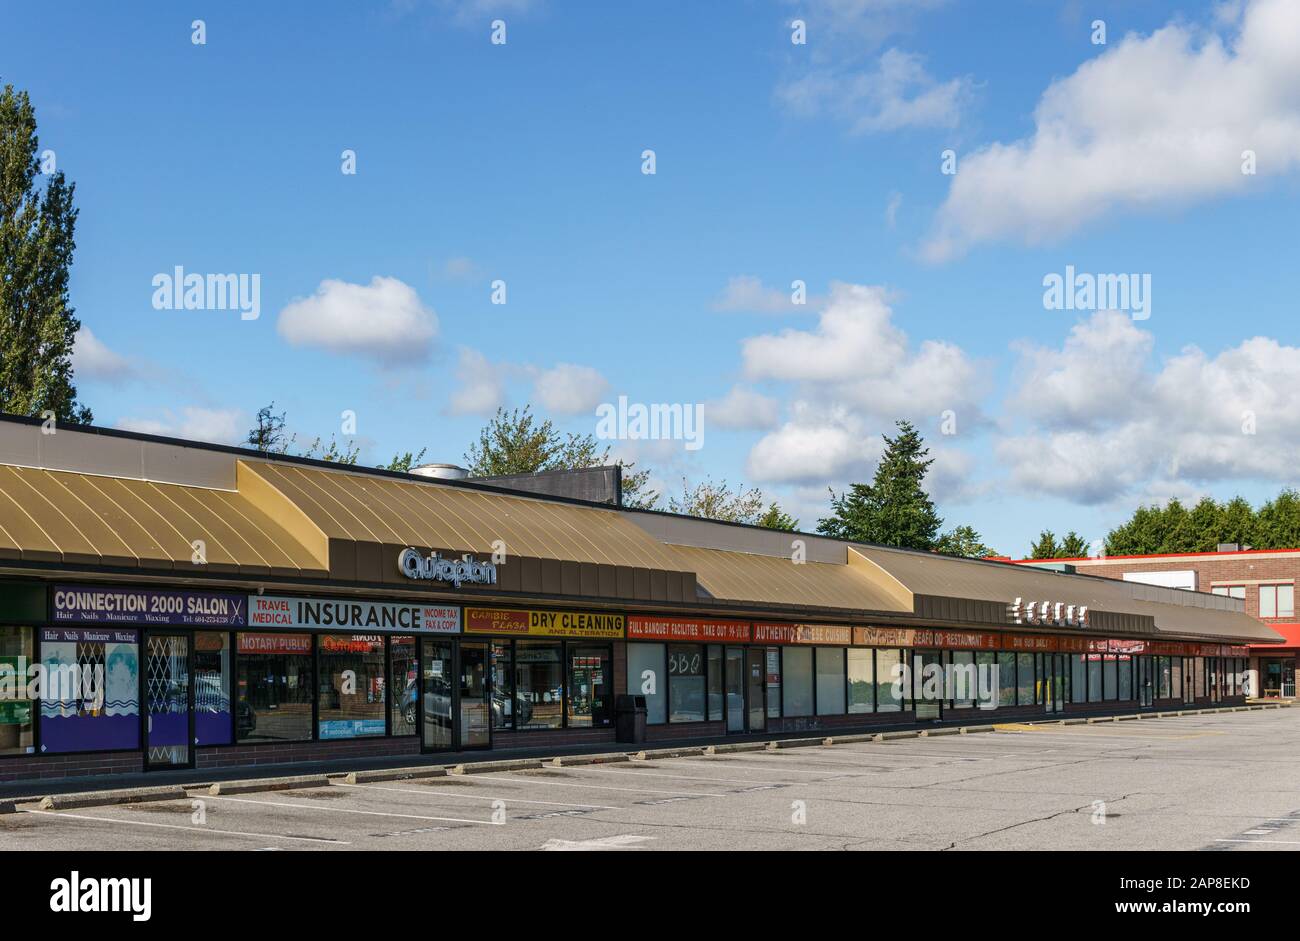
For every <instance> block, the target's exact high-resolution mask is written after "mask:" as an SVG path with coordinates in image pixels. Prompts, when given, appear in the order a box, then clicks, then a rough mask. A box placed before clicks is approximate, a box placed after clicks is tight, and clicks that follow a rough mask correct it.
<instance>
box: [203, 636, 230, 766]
mask: <svg viewBox="0 0 1300 941" xmlns="http://www.w3.org/2000/svg"><path fill="white" fill-rule="evenodd" d="M234 734H235V730H234V728H233V726H232V724H231V714H230V635H229V634H228V633H226V632H225V631H195V632H194V741H195V744H196V745H229V744H230V743H231V742H232V741H234Z"/></svg>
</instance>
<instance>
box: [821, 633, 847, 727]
mask: <svg viewBox="0 0 1300 941" xmlns="http://www.w3.org/2000/svg"><path fill="white" fill-rule="evenodd" d="M815 656H816V664H817V714H818V715H819V716H842V715H844V713H845V704H844V648H843V647H818V648H817V649H816V651H815Z"/></svg>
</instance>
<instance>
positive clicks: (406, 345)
mask: <svg viewBox="0 0 1300 941" xmlns="http://www.w3.org/2000/svg"><path fill="white" fill-rule="evenodd" d="M276 328H277V329H278V330H279V331H280V335H281V336H282V337H284V338H285V340H287V341H288V342H289V343H290V344H291V345H293V346H306V347H314V348H316V349H322V350H326V351H328V352H331V353H338V354H341V355H355V356H361V357H364V358H367V359H372V360H375V361H376V362H378V363H380V364H382V365H387V366H399V365H413V364H417V363H421V362H424V361H425V360H427V359H428V358H429V354H430V352H431V350H432V348H433V342H434V340H435V338H436V337H437V336H438V316H437V315H436V314H435V313H434V312H433V310H432V309H430V308H428V307H426V306H425V305H424V304H423V303H422V302H421V301H420V297H419V295H418V294H416V292H415V289H414V288H412V287H411V286H410V285H408V284H405V283H403V282H402V281H399V280H397V279H396V278H385V277H380V276H378V275H377V276H375V277H374V278H373V279H372V280H371V282H370V284H368V285H362V284H350V283H349V282H347V281H335V280H333V279H328V280H325V281H322V282H321V283H320V286H319V287H318V288H317V289H316V293H315V294H314V295H312V296H311V297H307V298H298V299H297V300H294V301H291V302H290V303H289V304H288V305H287V306H286V307H285V308H284V310H282V311H280V318H279V321H278V323H277V324H276Z"/></svg>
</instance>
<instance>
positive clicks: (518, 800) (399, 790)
mask: <svg viewBox="0 0 1300 941" xmlns="http://www.w3.org/2000/svg"><path fill="white" fill-rule="evenodd" d="M332 786H333V787H363V788H366V789H368V790H371V791H392V792H393V793H395V794H436V795H438V796H439V797H459V798H462V799H464V800H476V801H496V800H499V801H505V802H506V803H514V804H548V805H550V806H552V807H590V808H591V809H592V810H621V809H622V808H620V807H612V806H607V805H605V804H575V803H574V802H573V801H530V800H525V799H524V798H522V797H493V796H489V795H486V794H456V793H453V792H451V791H443V790H439V789H438V788H435V787H434V786H433V785H430V786H429V787H427V788H424V789H422V790H416V789H415V788H410V787H380V786H379V785H376V784H343V783H341V782H337V781H336V782H334V784H333V785H332Z"/></svg>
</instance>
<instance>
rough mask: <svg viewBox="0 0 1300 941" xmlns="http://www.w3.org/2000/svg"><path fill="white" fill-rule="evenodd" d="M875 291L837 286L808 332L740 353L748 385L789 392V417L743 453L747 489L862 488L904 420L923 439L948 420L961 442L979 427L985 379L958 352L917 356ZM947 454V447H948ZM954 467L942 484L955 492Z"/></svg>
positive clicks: (947, 348)
mask: <svg viewBox="0 0 1300 941" xmlns="http://www.w3.org/2000/svg"><path fill="white" fill-rule="evenodd" d="M889 302H890V295H889V293H888V292H887V291H886V290H885V289H884V288H880V287H868V286H864V285H857V284H844V283H840V282H836V283H834V284H832V285H831V293H830V298H829V299H828V300H827V302H826V304H825V306H824V307H823V309H822V311H821V312H820V315H819V318H818V323H817V327H816V328H815V329H813V330H793V329H787V330H783V331H781V332H780V333H776V334H766V335H762V336H757V337H751V338H749V339H747V340H745V341H743V343H742V346H741V354H742V360H743V363H744V370H745V374H746V375H747V377H749V378H750V379H753V380H768V381H785V382H791V383H794V384H795V390H794V392H793V394H792V397H791V404H790V418H789V419H788V420H787V422H786V423H785V424H784V425H782V426H781V427H780V428H778V429H776V430H775V431H772V432H771V433H769V434H767V435H765V436H764V437H763V438H761V439H760V440H759V441H758V442H757V443H756V444H755V445H754V447H753V448H752V449H751V451H750V454H749V462H748V473H749V475H750V476H751V477H752V478H754V479H755V480H760V481H787V482H804V483H811V482H814V481H826V482H831V481H836V480H846V479H857V480H861V479H863V477H865V476H866V475H867V474H869V473H870V472H871V471H872V470H873V469H874V465H875V461H876V459H877V457H878V455H879V451H880V447H881V439H880V435H881V432H882V431H884V432H887V433H891V434H892V433H893V429H894V421H895V420H896V419H900V418H907V419H910V420H912V421H913V422H915V423H916V424H917V426H918V428H920V429H921V431H922V433H923V434H927V435H930V434H931V429H932V428H937V427H938V426H939V423H940V422H941V421H942V420H943V416H944V414H945V413H946V412H952V413H953V414H954V415H955V416H956V421H957V428H958V430H959V431H960V432H961V433H962V434H966V433H968V432H975V431H977V430H978V429H980V428H981V427H983V426H984V425H985V424H986V423H987V419H986V418H985V416H984V415H983V412H982V410H981V408H980V400H981V399H982V397H983V395H984V394H985V391H986V389H987V385H988V383H987V379H986V377H985V374H984V372H983V371H982V370H981V369H980V368H979V367H978V365H977V364H976V363H975V362H974V361H972V360H971V359H970V358H969V357H967V355H966V354H965V353H964V352H963V351H962V350H961V349H960V348H958V347H956V346H954V345H953V344H950V343H944V342H940V341H936V340H926V341H924V342H922V343H921V344H919V345H918V346H917V347H916V348H915V349H913V348H912V346H911V344H910V343H909V341H908V338H907V335H906V334H905V333H904V332H903V331H902V330H900V329H899V328H898V327H897V326H895V324H894V322H893V311H892V310H891V308H890V306H889ZM946 447H947V446H946ZM962 466H967V467H968V465H959V464H958V463H957V460H956V459H955V458H954V459H951V460H949V461H948V463H947V465H946V467H948V468H950V469H951V470H952V473H951V474H949V475H948V477H946V478H945V479H944V481H943V482H942V484H943V488H944V489H945V490H946V491H948V492H956V491H957V490H958V489H959V488H958V483H957V481H956V480H955V475H956V473H957V472H959V471H960V470H961V467H962Z"/></svg>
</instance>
